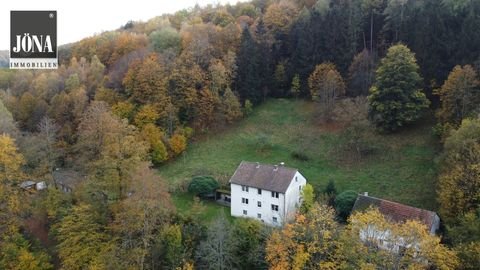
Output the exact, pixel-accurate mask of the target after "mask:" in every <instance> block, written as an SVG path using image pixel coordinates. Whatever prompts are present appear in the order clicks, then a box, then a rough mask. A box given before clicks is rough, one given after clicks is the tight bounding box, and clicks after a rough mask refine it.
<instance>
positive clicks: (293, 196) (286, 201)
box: [230, 172, 306, 226]
mask: <svg viewBox="0 0 480 270" xmlns="http://www.w3.org/2000/svg"><path fill="white" fill-rule="evenodd" d="M295 177H296V179H297V180H295ZM295 177H294V178H293V179H292V181H291V183H290V186H289V187H288V189H287V191H286V193H285V194H286V196H285V194H283V193H279V196H278V198H276V197H272V192H271V191H270V190H262V194H261V195H260V194H258V189H257V188H255V187H249V188H248V192H247V191H243V190H242V186H241V185H237V184H230V188H231V192H232V202H231V207H230V213H231V215H232V216H235V217H248V218H254V219H257V220H260V221H263V222H265V223H266V224H269V225H272V226H280V225H282V224H283V223H285V220H286V219H285V217H287V220H289V219H291V218H293V217H294V216H295V212H296V209H297V207H299V206H300V201H299V200H300V189H299V186H302V187H303V186H305V184H306V180H305V177H303V176H302V175H301V174H300V173H298V172H297V173H296V174H295ZM242 198H246V199H248V204H245V203H242ZM258 202H261V205H262V206H261V207H258ZM272 204H275V205H278V211H273V210H272ZM285 205H286V206H287V207H286V208H285ZM243 210H246V211H247V214H246V215H245V214H244V213H243ZM258 214H260V215H261V217H260V218H259V217H258ZM273 217H276V218H277V222H274V221H273Z"/></svg>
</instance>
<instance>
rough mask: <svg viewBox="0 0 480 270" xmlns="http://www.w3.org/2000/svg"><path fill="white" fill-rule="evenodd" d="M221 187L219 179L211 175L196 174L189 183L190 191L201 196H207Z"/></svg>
mask: <svg viewBox="0 0 480 270" xmlns="http://www.w3.org/2000/svg"><path fill="white" fill-rule="evenodd" d="M217 188H219V184H218V182H217V180H215V179H214V178H213V177H211V176H195V177H193V178H192V181H191V182H190V184H189V185H188V192H191V193H193V194H195V195H197V196H199V197H206V196H208V195H210V194H212V193H214V192H215V190H216V189H217Z"/></svg>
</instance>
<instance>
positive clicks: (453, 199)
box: [438, 119, 480, 222]
mask: <svg viewBox="0 0 480 270" xmlns="http://www.w3.org/2000/svg"><path fill="white" fill-rule="evenodd" d="M479 164H480V119H473V120H469V119H465V120H463V122H462V125H461V126H460V128H459V129H458V130H456V131H453V132H452V133H451V135H450V136H449V137H448V138H447V139H446V141H445V150H444V160H443V166H442V172H441V174H440V176H439V184H438V201H439V203H440V214H441V215H442V218H444V219H445V220H446V221H447V222H454V221H455V218H456V217H457V216H458V215H462V214H465V213H467V212H469V211H473V210H475V209H476V208H478V206H479V203H480V166H479Z"/></svg>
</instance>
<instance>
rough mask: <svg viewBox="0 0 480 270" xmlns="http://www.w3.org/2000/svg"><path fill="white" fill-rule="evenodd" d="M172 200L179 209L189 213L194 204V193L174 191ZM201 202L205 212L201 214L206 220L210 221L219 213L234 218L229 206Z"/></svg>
mask: <svg viewBox="0 0 480 270" xmlns="http://www.w3.org/2000/svg"><path fill="white" fill-rule="evenodd" d="M172 200H173V203H174V204H175V206H176V207H177V210H178V211H180V212H182V213H187V212H188V211H189V210H190V209H191V208H192V205H193V195H192V194H189V193H174V194H172ZM201 204H202V205H203V207H204V212H203V213H202V215H201V216H202V218H203V219H204V220H207V221H210V220H212V219H213V218H215V217H217V216H219V215H224V216H225V217H226V218H227V219H232V218H231V216H230V208H229V207H226V206H223V205H220V204H217V203H215V202H212V201H201Z"/></svg>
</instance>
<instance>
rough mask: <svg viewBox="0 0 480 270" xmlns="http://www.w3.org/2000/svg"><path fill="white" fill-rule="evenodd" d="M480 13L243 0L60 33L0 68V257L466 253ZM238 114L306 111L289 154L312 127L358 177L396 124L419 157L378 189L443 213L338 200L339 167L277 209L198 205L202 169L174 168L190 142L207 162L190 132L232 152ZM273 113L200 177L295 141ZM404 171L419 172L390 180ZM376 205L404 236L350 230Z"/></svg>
mask: <svg viewBox="0 0 480 270" xmlns="http://www.w3.org/2000/svg"><path fill="white" fill-rule="evenodd" d="M145 8H148V7H145ZM479 25H480V1H478V0H252V1H249V2H239V3H237V4H235V5H229V4H227V5H209V6H206V7H199V6H196V7H193V8H190V9H184V10H181V11H178V12H176V13H174V14H165V15H161V16H158V17H155V18H152V19H150V20H148V21H145V22H143V21H138V22H137V21H129V22H126V23H125V25H123V26H121V27H120V28H119V29H116V30H112V31H107V32H103V33H100V34H97V35H94V36H91V37H88V38H85V39H82V40H80V41H78V42H75V43H71V44H67V45H63V46H61V47H59V55H58V58H59V62H60V67H59V68H58V69H57V70H54V71H50V70H35V71H33V70H10V69H6V68H0V269H18V270H37V269H38V270H49V269H175V270H176V269H179V270H181V269H185V270H187V269H278V270H283V269H292V270H293V269H479V262H480V106H479V104H480V75H479V74H480V50H479V48H480V32H479V31H478V26H479ZM0 58H1V59H0V63H3V62H5V61H4V59H3V56H2V57H0ZM272 104H273V105H272ZM298 107H301V108H306V109H305V110H302V111H298ZM265 108H267V109H269V108H270V109H271V110H275V111H268V110H267V109H265ZM262 113H264V114H268V113H271V114H273V115H274V116H277V115H278V116H279V117H271V116H270V117H268V115H267V116H264V115H261V114H262ZM294 117H296V118H294ZM290 118H292V119H293V120H292V119H290ZM252 119H253V120H252ZM264 119H268V121H264ZM248 121H258V122H260V124H258V123H257V125H256V126H255V127H257V126H262V125H263V126H265V127H267V128H269V129H271V130H276V131H277V132H282V131H288V126H291V127H293V128H296V127H298V126H296V124H298V123H299V122H303V123H308V125H310V126H311V127H309V128H306V126H301V128H302V129H304V128H305V132H312V134H314V136H313V135H312V136H310V137H308V136H307V135H305V137H302V138H300V139H305V140H308V142H309V143H310V144H308V145H307V146H306V145H300V146H299V147H300V148H298V149H296V150H294V151H292V153H291V155H289V158H291V159H292V160H295V162H297V164H300V166H301V164H304V165H305V164H307V165H308V167H309V169H307V173H311V174H312V176H314V177H313V178H315V177H317V178H318V177H320V176H318V175H314V174H317V173H321V171H322V170H323V168H322V169H318V170H317V169H311V168H310V166H317V165H318V164H320V162H317V163H315V162H314V161H317V159H318V160H319V159H322V160H323V159H326V158H327V155H325V156H324V155H320V154H318V153H315V151H319V150H323V149H327V148H328V147H326V146H325V145H323V144H320V143H318V142H319V140H320V139H321V140H322V141H321V142H322V143H323V142H324V141H326V142H329V143H332V145H334V147H332V148H335V149H334V150H335V151H336V152H335V153H336V154H335V155H332V157H333V158H337V157H338V159H335V162H336V163H335V164H341V166H346V167H348V173H349V174H350V175H353V176H352V177H355V174H354V173H351V171H352V170H353V171H362V169H361V168H362V166H370V165H369V164H372V161H374V162H375V163H382V162H384V163H385V164H388V166H387V167H386V168H388V169H390V168H394V167H395V165H392V164H393V162H391V160H388V158H389V157H392V155H393V154H391V153H389V152H395V148H394V146H395V145H396V143H398V144H399V145H400V146H401V147H404V148H401V149H403V150H405V151H406V152H400V153H399V154H398V155H402V154H403V153H409V155H405V157H400V156H394V158H396V159H395V160H394V162H397V158H398V160H400V161H401V162H403V163H398V164H400V166H403V165H405V166H404V167H405V168H406V169H405V170H407V171H408V170H409V169H412V168H415V170H416V169H418V171H414V170H413V169H412V171H411V172H406V173H405V175H406V177H405V179H399V178H398V177H397V178H395V177H393V178H392V179H394V181H410V182H398V183H396V184H394V185H392V186H391V187H392V190H395V189H399V190H400V191H399V192H397V191H392V192H390V190H389V192H390V193H389V192H385V194H380V195H385V196H390V197H392V198H394V199H399V200H401V201H402V202H404V203H410V204H414V205H415V206H418V207H424V208H427V209H428V210H433V211H436V212H438V214H439V216H440V218H441V221H442V227H441V229H440V232H438V234H437V235H431V234H429V233H428V232H427V231H426V228H424V226H423V225H422V224H420V223H419V222H417V221H415V220H412V221H408V222H406V223H402V224H398V223H394V222H392V221H391V220H389V219H388V218H386V217H385V216H383V215H382V214H381V213H380V212H379V211H378V210H376V209H370V210H369V211H367V212H361V213H360V212H356V213H350V210H351V207H352V204H353V202H354V200H355V198H356V194H358V193H359V192H361V191H364V189H362V187H361V185H362V184H361V183H360V184H359V183H358V182H355V183H352V184H349V182H348V181H347V180H346V179H345V177H344V175H345V174H347V173H344V172H343V171H342V172H336V173H329V174H328V175H327V174H324V175H321V176H325V177H324V178H322V177H320V178H321V179H319V180H314V181H312V184H311V185H309V188H307V189H305V190H304V192H303V198H302V200H303V203H302V205H301V207H300V209H299V213H298V215H297V216H296V217H295V220H294V221H292V222H291V223H288V224H285V225H284V226H283V227H280V228H272V227H268V226H265V225H264V224H262V223H260V222H258V221H255V220H250V219H243V218H231V217H230V216H229V215H228V214H227V215H228V216H226V215H217V216H214V217H213V218H208V219H206V218H205V215H204V213H205V212H206V211H209V210H208V209H207V208H208V207H210V206H209V205H210V202H205V201H204V200H203V199H202V198H201V197H202V196H198V197H197V196H193V195H192V193H198V194H200V192H195V191H193V190H189V189H190V187H189V184H191V183H193V182H194V181H193V180H195V181H197V180H198V178H196V177H197V176H203V175H205V174H209V172H208V170H205V169H203V170H197V168H196V167H195V168H194V169H192V168H190V167H188V166H187V165H189V164H191V161H190V160H191V157H192V156H189V153H190V151H191V152H192V155H198V156H193V157H198V158H199V160H200V161H198V160H197V162H199V164H200V165H198V164H195V166H199V167H208V166H210V167H215V166H219V165H218V163H220V162H222V160H221V159H212V160H211V161H209V160H204V159H203V158H204V157H205V155H201V150H202V149H204V148H201V147H200V146H199V145H204V147H206V148H209V150H212V151H216V150H215V149H221V150H218V151H224V152H228V151H231V152H232V153H233V152H235V153H238V151H237V150H238V149H234V148H229V147H221V146H220V145H219V144H218V143H217V144H216V143H215V142H222V143H224V144H225V145H227V143H231V142H228V140H229V139H231V138H234V137H228V136H229V135H228V134H229V133H228V132H229V131H230V132H232V131H233V132H234V133H237V131H238V130H239V129H241V128H242V127H246V128H251V127H252V126H251V123H252V122H248ZM267 128H265V130H264V131H263V132H264V133H256V132H248V130H242V131H241V132H238V133H240V134H242V136H243V137H237V140H238V141H237V144H234V143H235V142H233V143H232V144H228V146H231V145H233V146H236V147H237V148H242V147H244V148H245V149H247V148H248V149H250V148H251V149H252V151H253V152H248V153H249V155H248V156H245V155H244V156H242V155H240V154H238V155H237V156H235V158H238V160H236V161H235V162H234V161H233V160H232V161H230V160H228V158H230V157H228V158H225V159H224V161H225V162H231V163H232V164H229V165H228V166H227V165H225V166H226V168H227V169H228V170H227V169H225V168H222V170H219V171H220V172H221V173H222V175H213V176H212V177H210V176H208V177H203V178H202V179H203V180H205V179H207V180H208V181H209V182H214V183H213V184H212V185H210V187H203V188H207V189H208V188H213V189H215V188H218V187H220V188H228V183H227V181H228V177H229V176H231V173H233V171H232V170H231V167H229V166H231V165H233V163H235V164H238V163H239V162H240V161H241V160H242V159H245V158H254V160H251V161H257V160H261V159H262V158H264V159H269V158H265V157H270V156H268V155H277V154H278V153H282V151H283V150H284V149H285V148H287V147H288V145H289V144H291V145H293V144H295V147H297V144H296V143H297V142H295V140H294V138H293V137H292V135H290V134H287V135H285V136H284V137H282V139H283V140H282V141H281V142H279V143H278V142H275V141H274V139H272V137H271V136H270V135H268V134H266V133H267V132H268V130H267ZM313 128H315V129H313ZM317 129H320V130H321V132H319V131H318V130H317ZM419 130H420V131H421V132H422V133H421V135H418V134H416V133H415V132H417V131H419ZM315 132H318V133H315ZM412 133H414V136H410V135H409V134H412ZM225 134H227V135H226V136H227V137H226V138H227V139H221V138H223V137H220V136H224V135H225ZM292 134H296V135H298V134H297V133H292ZM329 134H330V135H331V134H333V135H331V137H329V136H330V135H329ZM405 134H407V135H405ZM317 135H318V136H317ZM337 135H338V136H337ZM402 136H403V137H402ZM319 138H320V139H319ZM400 138H404V139H403V141H401V142H400V140H402V139H400ZM405 138H406V139H405ZM421 138H429V139H428V142H418V145H420V147H419V148H408V147H409V145H407V143H409V142H408V140H415V139H421ZM337 139H338V142H340V143H338V144H333V143H334V141H336V140H337ZM426 140H427V139H426ZM238 142H240V143H238ZM243 142H246V143H243ZM413 143H414V142H412V144H413ZM279 145H280V146H279ZM388 145H390V148H388V147H386V146H388ZM418 145H416V146H418ZM249 147H250V148H249ZM275 147H284V148H281V150H278V149H277V150H275ZM302 147H303V148H302ZM427 148H428V149H427ZM199 149H200V150H199ZM317 149H318V150H317ZM418 149H421V150H422V151H423V152H421V153H418V151H420V150H418ZM332 151H333V150H332ZM408 151H410V152H408ZM415 151H417V152H415ZM411 152H415V153H413V154H412V153H411ZM198 153H200V154H198ZM252 153H254V154H252ZM329 153H330V152H329ZM424 153H427V154H426V155H429V157H428V158H429V160H428V162H426V161H424V160H419V159H420V158H421V157H424V156H425V154H424ZM242 154H243V153H242ZM219 156H220V157H225V156H223V154H221V153H220V154H219ZM412 157H415V159H413V158H412ZM409 158H412V160H409V162H407V161H405V160H404V159H409ZM312 160H314V161H312ZM302 162H303V163H302ZM389 162H390V163H389ZM418 164H421V165H419V166H417V165H418ZM307 165H305V166H306V167H307ZM325 166H326V167H327V165H325ZM328 166H330V165H328ZM339 166H340V165H339ZM409 166H411V167H409ZM414 166H417V167H414ZM420 167H421V168H420ZM424 167H427V168H424ZM370 168H376V167H373V166H372V167H368V170H370ZM63 170H71V171H75V172H76V173H77V174H78V175H80V181H79V182H78V183H77V184H76V185H75V186H74V188H73V190H72V191H71V192H64V190H62V185H63V184H62V183H60V182H59V181H58V180H57V179H56V177H55V175H56V174H58V172H59V171H63ZM331 170H333V169H331ZM192 171H193V172H192ZM227 171H229V172H230V175H224V174H226V173H227ZM345 171H346V172H347V170H345ZM362 173H364V175H363V176H362V177H363V178H365V179H367V178H372V175H373V176H375V177H377V176H378V175H380V176H378V177H382V176H383V177H385V176H386V175H387V176H391V175H393V174H387V173H384V172H382V173H379V174H375V172H372V173H371V174H368V173H365V172H363V171H362ZM350 175H349V177H351V176H350ZM401 176H402V177H403V176H404V175H403V174H402V175H401ZM335 177H338V178H339V179H336V178H335ZM342 177H343V178H342ZM409 177H410V178H409ZM174 178H175V181H173V180H172V179H174ZM177 178H181V179H180V180H179V181H177ZM192 178H193V180H192ZM340 178H341V179H340ZM363 178H362V179H363ZM386 178H388V177H385V179H381V180H379V181H385V182H387V181H389V180H390V179H386ZM202 179H200V180H202ZM349 179H350V178H349ZM412 179H414V180H412ZM422 179H423V181H424V182H419V183H416V182H414V181H422ZM203 180H202V181H203ZM26 181H34V182H45V183H46V185H47V186H48V188H46V189H44V190H34V189H25V188H23V187H22V185H23V183H25V182H26ZM349 181H350V180H349ZM366 181H369V180H366ZM352 182H353V180H352ZM369 185H370V186H369V188H372V189H375V191H378V192H382V191H381V189H382V188H383V187H384V186H383V185H378V186H379V187H375V184H373V182H370V183H369ZM404 185H405V186H408V188H411V190H413V189H414V188H413V189H412V187H417V188H421V190H419V191H418V193H416V192H414V193H410V194H406V195H405V194H399V193H405V192H404V190H403V189H401V188H402V187H403V186H404ZM407 190H408V189H407ZM395 192H396V193H395ZM198 194H197V195H198ZM412 194H413V195H412ZM422 194H424V195H425V196H426V197H427V196H428V198H426V197H425V198H422V196H424V195H422ZM190 195H192V196H190ZM199 197H200V198H199ZM184 198H188V200H189V202H188V207H185V206H184V207H181V206H180V204H179V201H180V200H182V199H184ZM352 200H353V201H352ZM222 211H223V210H222ZM372 224H374V225H375V226H377V227H380V228H383V229H384V230H388V231H389V232H391V233H390V234H391V235H389V241H391V242H392V243H393V242H396V243H400V242H401V243H403V245H406V246H407V247H408V248H406V249H405V250H404V251H403V252H393V251H391V250H384V249H379V248H378V243H375V241H376V240H375V239H369V240H368V241H367V242H364V241H361V240H360V239H359V237H358V235H359V232H360V231H361V230H362V228H367V227H368V226H372ZM419 242H420V244H419Z"/></svg>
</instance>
